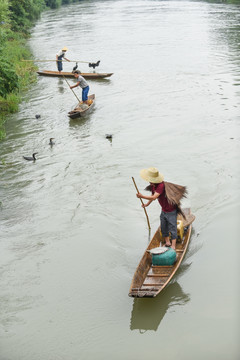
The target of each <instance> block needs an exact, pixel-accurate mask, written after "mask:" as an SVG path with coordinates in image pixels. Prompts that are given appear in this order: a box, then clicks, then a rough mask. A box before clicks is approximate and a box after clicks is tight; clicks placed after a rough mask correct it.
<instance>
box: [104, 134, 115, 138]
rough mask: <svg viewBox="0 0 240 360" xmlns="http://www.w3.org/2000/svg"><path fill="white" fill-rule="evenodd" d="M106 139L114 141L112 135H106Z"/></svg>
mask: <svg viewBox="0 0 240 360" xmlns="http://www.w3.org/2000/svg"><path fill="white" fill-rule="evenodd" d="M105 137H106V139H112V137H113V136H112V134H106V135H105Z"/></svg>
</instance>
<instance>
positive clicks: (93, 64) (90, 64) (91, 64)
mask: <svg viewBox="0 0 240 360" xmlns="http://www.w3.org/2000/svg"><path fill="white" fill-rule="evenodd" d="M99 64H100V60H98V62H96V63H89V64H88V66H89V67H92V68H93V69H95V67H96V66H99Z"/></svg>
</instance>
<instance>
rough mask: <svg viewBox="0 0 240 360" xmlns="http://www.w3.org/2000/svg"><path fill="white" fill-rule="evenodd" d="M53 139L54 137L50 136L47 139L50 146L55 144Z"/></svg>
mask: <svg viewBox="0 0 240 360" xmlns="http://www.w3.org/2000/svg"><path fill="white" fill-rule="evenodd" d="M53 139H54V138H50V140H49V145H51V146H53V145H54V144H55V142H53Z"/></svg>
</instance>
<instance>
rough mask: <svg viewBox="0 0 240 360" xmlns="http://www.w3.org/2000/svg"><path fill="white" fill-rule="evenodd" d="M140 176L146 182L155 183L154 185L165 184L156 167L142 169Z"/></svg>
mask: <svg viewBox="0 0 240 360" xmlns="http://www.w3.org/2000/svg"><path fill="white" fill-rule="evenodd" d="M140 176H141V178H143V179H144V180H146V181H148V182H150V183H153V184H159V183H161V182H163V180H164V177H163V175H162V174H160V173H159V171H158V169H156V168H155V167H150V168H148V169H142V170H141V171H140Z"/></svg>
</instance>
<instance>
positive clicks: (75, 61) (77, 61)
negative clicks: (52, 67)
mask: <svg viewBox="0 0 240 360" xmlns="http://www.w3.org/2000/svg"><path fill="white" fill-rule="evenodd" d="M22 61H32V62H49V61H55V62H56V61H62V60H35V59H32V60H22ZM65 61H67V60H65ZM69 62H74V63H86V64H89V63H92V62H93V61H81V60H69Z"/></svg>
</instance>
